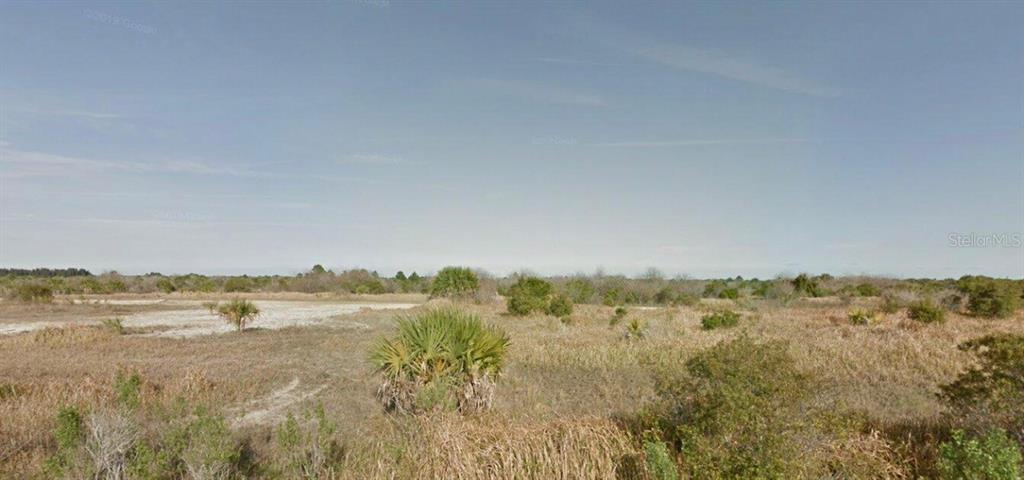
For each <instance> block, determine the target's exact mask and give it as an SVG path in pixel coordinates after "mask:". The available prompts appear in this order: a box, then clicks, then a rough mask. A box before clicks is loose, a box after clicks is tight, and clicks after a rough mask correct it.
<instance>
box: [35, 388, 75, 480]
mask: <svg viewBox="0 0 1024 480" xmlns="http://www.w3.org/2000/svg"><path fill="white" fill-rule="evenodd" d="M53 438H54V440H56V442H57V451H56V452H55V453H54V454H53V456H51V457H50V458H49V459H48V460H47V461H46V465H45V466H44V469H45V470H46V471H47V473H49V474H50V475H51V476H54V477H59V476H63V475H62V473H63V472H64V471H65V470H67V469H68V468H69V467H70V466H71V464H72V462H74V461H75V458H74V455H75V451H76V449H77V448H78V446H79V445H80V444H81V442H82V441H83V440H84V439H85V422H83V421H82V414H81V413H79V411H78V409H77V408H76V407H74V406H70V405H68V406H64V407H61V408H60V410H59V411H58V412H57V426H56V427H55V428H54V430H53Z"/></svg>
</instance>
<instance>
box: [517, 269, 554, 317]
mask: <svg viewBox="0 0 1024 480" xmlns="http://www.w3.org/2000/svg"><path fill="white" fill-rule="evenodd" d="M552 291H553V288H552V287H551V284H550V283H548V282H546V281H544V280H541V279H539V278H537V277H520V278H519V280H517V281H516V283H515V284H514V285H512V286H511V287H509V289H508V311H509V313H511V314H513V315H529V314H530V313H532V312H543V311H545V310H546V309H547V308H548V304H549V303H550V302H551V295H552Z"/></svg>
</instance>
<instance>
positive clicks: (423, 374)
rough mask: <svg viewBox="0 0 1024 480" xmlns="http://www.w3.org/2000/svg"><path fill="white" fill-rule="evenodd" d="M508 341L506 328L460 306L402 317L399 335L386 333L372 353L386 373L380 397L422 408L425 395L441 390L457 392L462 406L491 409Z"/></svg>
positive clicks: (400, 407)
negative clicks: (482, 320)
mask: <svg viewBox="0 0 1024 480" xmlns="http://www.w3.org/2000/svg"><path fill="white" fill-rule="evenodd" d="M508 344H509V338H508V335H507V334H505V332H503V331H501V330H499V329H497V328H494V327H490V326H487V325H484V324H483V322H481V321H480V319H479V317H477V316H476V315H473V314H470V313H465V312H462V311H459V310H455V309H438V310H431V311H428V312H425V313H421V314H419V315H418V316H415V317H404V318H400V319H399V320H398V335H396V336H395V337H392V338H384V339H381V340H380V341H379V342H378V343H377V345H376V346H375V347H374V348H373V350H372V351H371V353H370V360H371V362H372V363H373V364H374V366H375V367H376V370H377V373H378V374H379V375H380V377H381V385H380V387H379V388H378V389H377V398H378V399H379V400H380V401H381V402H382V403H383V404H384V408H385V409H386V410H388V411H398V412H416V411H420V408H421V407H422V406H423V405H422V404H423V402H424V401H426V398H425V397H430V396H431V395H434V396H436V395H438V394H440V395H441V396H442V397H447V396H448V395H453V396H454V397H455V398H454V400H453V401H452V403H453V404H454V405H455V406H456V407H457V408H458V410H459V411H463V412H472V411H479V410H486V409H489V408H490V406H491V403H492V402H493V400H494V389H495V385H496V382H497V381H498V378H499V377H500V375H501V368H502V366H503V364H504V357H505V349H506V348H507V347H508ZM449 387H450V388H449ZM424 389H426V390H427V391H426V392H423V393H422V395H423V397H421V398H419V399H417V397H420V396H421V390H424ZM445 403H446V402H444V401H441V402H439V403H438V402H437V401H436V399H434V400H433V404H434V405H438V404H445Z"/></svg>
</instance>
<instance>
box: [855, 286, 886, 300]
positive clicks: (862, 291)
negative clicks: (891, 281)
mask: <svg viewBox="0 0 1024 480" xmlns="http://www.w3.org/2000/svg"><path fill="white" fill-rule="evenodd" d="M854 291H855V292H857V295H858V296H861V297H877V296H879V295H881V294H882V290H880V289H879V288H878V287H876V286H874V285H872V284H870V283H861V284H858V285H857V286H856V287H854Z"/></svg>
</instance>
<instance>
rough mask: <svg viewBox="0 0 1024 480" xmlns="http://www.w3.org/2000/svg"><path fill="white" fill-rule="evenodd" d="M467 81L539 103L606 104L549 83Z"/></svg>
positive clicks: (590, 96) (476, 79) (590, 105)
mask: <svg viewBox="0 0 1024 480" xmlns="http://www.w3.org/2000/svg"><path fill="white" fill-rule="evenodd" d="M469 83H470V84H472V85H475V86H477V87H481V88H485V89H488V90H492V91H495V92H498V93H501V94H503V95H511V96H516V97H520V98H524V99H527V100H531V101H535V102H541V103H552V104H560V105H576V106H583V107H604V106H607V105H608V102H606V101H605V99H604V98H602V97H600V96H598V95H595V94H591V93H584V92H579V91H576V90H571V89H566V88H562V87H556V86H551V85H544V84H538V83H531V82H524V81H519V80H499V79H494V78H475V79H470V80H469Z"/></svg>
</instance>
